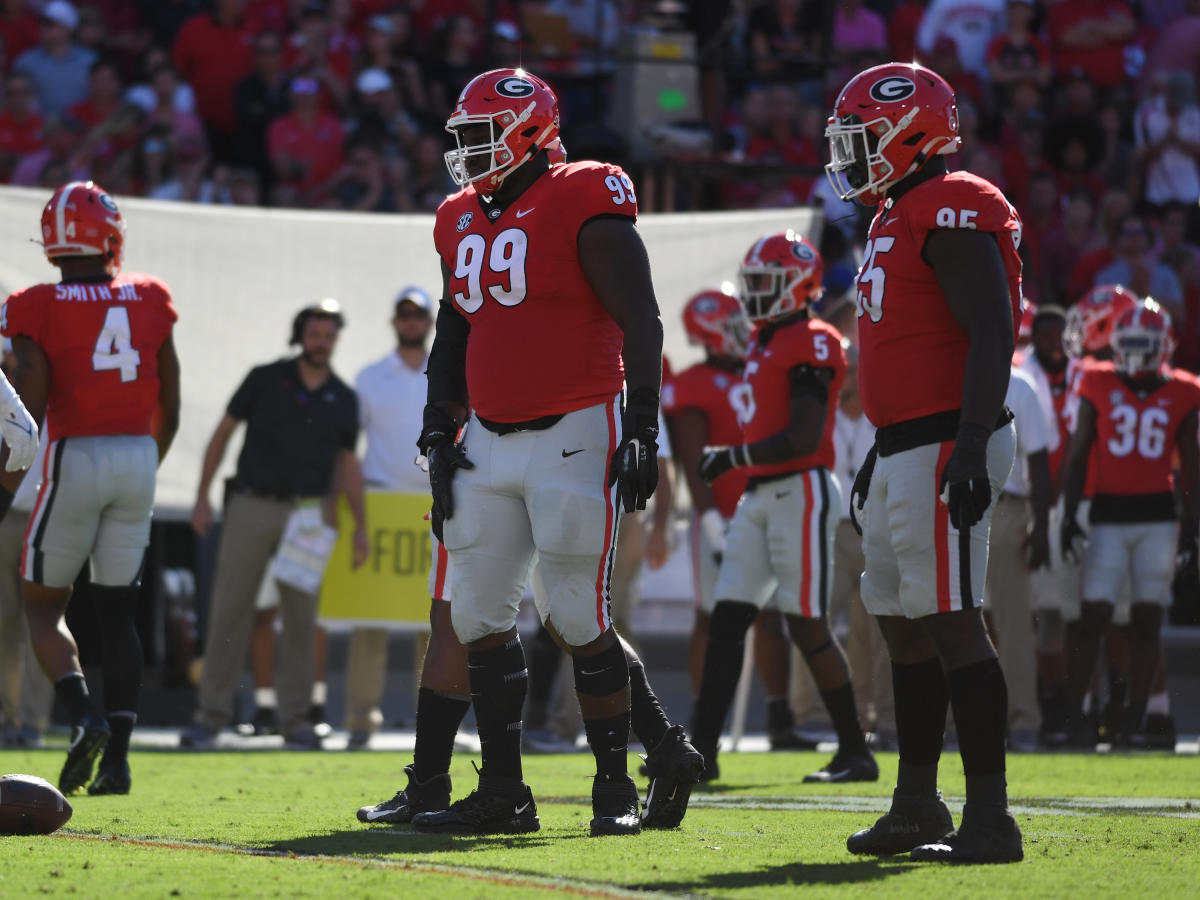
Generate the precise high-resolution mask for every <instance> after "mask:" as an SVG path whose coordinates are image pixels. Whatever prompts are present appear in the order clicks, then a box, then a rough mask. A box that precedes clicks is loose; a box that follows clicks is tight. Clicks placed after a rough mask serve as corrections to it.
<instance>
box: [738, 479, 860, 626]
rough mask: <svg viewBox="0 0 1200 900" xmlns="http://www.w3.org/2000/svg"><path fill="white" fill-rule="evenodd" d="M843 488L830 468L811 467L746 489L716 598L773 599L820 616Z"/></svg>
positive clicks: (790, 609)
mask: <svg viewBox="0 0 1200 900" xmlns="http://www.w3.org/2000/svg"><path fill="white" fill-rule="evenodd" d="M841 508H842V489H841V486H840V485H839V484H838V480H837V477H836V476H835V475H834V474H833V473H832V472H830V471H829V470H828V469H821V468H818V469H808V470H807V471H804V472H797V473H795V474H794V475H789V476H788V477H787V478H781V479H779V480H777V481H768V482H765V483H762V484H759V485H757V486H755V487H753V488H749V489H747V491H746V493H745V494H743V495H742V499H741V500H740V501H739V502H738V506H737V510H736V512H734V514H733V519H732V521H731V522H730V523H729V538H728V543H727V544H726V546H725V557H724V559H723V560H722V562H721V572H720V574H719V575H718V576H717V586H716V588H715V593H716V599H717V601H718V602H719V601H721V600H735V601H737V602H739V603H753V604H754V605H755V606H757V607H758V608H759V609H762V608H763V607H764V606H766V605H768V604H772V603H773V604H774V605H775V606H776V607H778V609H779V611H780V612H783V613H787V614H788V615H793V616H804V617H806V618H810V619H817V618H821V617H822V616H824V615H825V614H826V613H827V612H828V610H829V597H830V594H831V593H832V591H833V535H834V532H835V531H836V530H837V523H838V514H839V510H841Z"/></svg>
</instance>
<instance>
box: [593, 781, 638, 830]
mask: <svg viewBox="0 0 1200 900" xmlns="http://www.w3.org/2000/svg"><path fill="white" fill-rule="evenodd" d="M641 831H642V822H641V819H640V818H639V817H638V790H637V785H636V784H634V783H633V779H632V778H630V777H629V776H628V775H597V776H596V777H595V779H594V780H593V781H592V837H599V836H601V835H605V834H640V833H641Z"/></svg>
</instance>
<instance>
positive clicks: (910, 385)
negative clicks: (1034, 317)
mask: <svg viewBox="0 0 1200 900" xmlns="http://www.w3.org/2000/svg"><path fill="white" fill-rule="evenodd" d="M944 228H962V229H970V230H973V231H987V232H992V233H993V234H995V236H996V246H997V247H998V248H999V249H1000V256H1001V258H1002V259H1003V261H1004V271H1005V275H1006V276H1007V278H1008V289H1009V294H1010V297H1011V300H1012V308H1013V333H1014V334H1016V328H1017V323H1018V321H1019V320H1020V316H1021V260H1020V258H1019V257H1018V256H1017V247H1018V245H1019V244H1020V242H1021V220H1020V217H1019V216H1018V215H1017V212H1016V210H1015V209H1013V207H1012V205H1011V204H1009V202H1008V200H1006V199H1005V197H1004V194H1002V193H1001V192H1000V189H999V188H997V187H996V186H995V185H993V184H992V183H991V182H989V181H986V180H984V179H983V178H980V177H978V176H976V175H972V174H971V173H969V172H951V173H950V174H947V175H939V176H936V177H934V178H930V179H929V180H928V181H924V182H921V183H920V184H918V185H917V186H915V187H913V188H912V189H911V190H909V191H907V192H905V193H904V194H902V195H901V196H900V197H899V199H898V200H896V201H895V202H894V203H892V202H886V203H884V204H882V205H881V206H880V207H879V211H878V212H877V213H876V214H875V219H874V220H873V221H872V222H871V229H870V232H869V233H868V235H867V238H868V239H867V245H866V248H865V250H864V253H863V264H862V268H861V269H860V270H859V273H858V283H857V290H858V335H859V371H858V383H859V391H860V394H861V396H862V404H863V409H864V411H865V412H866V414H867V418H868V419H870V421H871V424H873V425H874V426H875V427H876V428H882V427H883V426H885V425H893V424H895V423H896V422H903V421H906V420H908V419H917V418H920V417H922V416H928V415H932V414H933V413H938V412H944V411H945V410H949V409H958V408H959V407H961V406H962V387H963V373H964V371H965V370H966V363H967V349H968V345H969V343H968V340H967V335H966V333H965V332H964V331H963V330H962V328H960V327H959V325H958V322H957V321H956V320H955V318H954V316H953V315H952V314H951V312H950V306H949V304H948V303H947V302H946V296H945V294H944V293H943V292H942V288H941V285H940V284H939V283H938V280H937V276H936V275H935V274H934V271H933V268H932V267H931V266H930V265H929V263H927V262H926V261H925V259H924V258H923V256H922V253H923V251H924V249H925V240H926V238H927V237H929V235H930V233H932V232H934V231H936V230H939V229H944Z"/></svg>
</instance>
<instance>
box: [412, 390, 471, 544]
mask: <svg viewBox="0 0 1200 900" xmlns="http://www.w3.org/2000/svg"><path fill="white" fill-rule="evenodd" d="M455 431H456V429H455V427H454V420H453V419H451V418H450V417H449V416H447V415H446V414H445V413H443V412H441V411H440V410H436V409H432V410H431V408H430V407H426V409H425V427H424V429H423V430H422V431H421V436H420V437H419V438H418V439H417V446H418V447H420V448H421V452H422V453H423V454H424V455H425V459H426V461H427V462H428V464H429V489H430V492H431V493H432V494H433V509H432V510H431V511H430V515H429V523H430V527H431V528H432V530H433V535H434V537H436V538H437V539H438V541H439V542H441V540H442V525H443V523H444V522H445V521H446V519H450V518H453V516H454V472H455V471H456V470H457V469H473V468H475V463H473V462H471V460H469V459H467V454H466V452H465V446H464V445H461V444H458V443H456V442H455V440H454V435H455Z"/></svg>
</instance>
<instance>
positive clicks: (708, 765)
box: [696, 747, 721, 784]
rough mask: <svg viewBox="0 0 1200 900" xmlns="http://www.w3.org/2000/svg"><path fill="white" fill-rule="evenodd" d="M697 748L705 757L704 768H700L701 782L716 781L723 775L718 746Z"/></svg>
mask: <svg viewBox="0 0 1200 900" xmlns="http://www.w3.org/2000/svg"><path fill="white" fill-rule="evenodd" d="M696 750H697V752H699V754H700V755H701V756H703V757H704V768H703V769H701V770H700V784H707V783H708V782H710V781H716V780H717V779H718V778H720V777H721V767H720V765H718V764H717V748H716V747H713V748H712V749H711V750H705V749H704V748H703V747H697V748H696Z"/></svg>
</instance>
